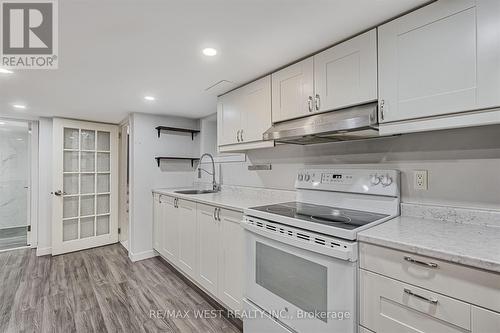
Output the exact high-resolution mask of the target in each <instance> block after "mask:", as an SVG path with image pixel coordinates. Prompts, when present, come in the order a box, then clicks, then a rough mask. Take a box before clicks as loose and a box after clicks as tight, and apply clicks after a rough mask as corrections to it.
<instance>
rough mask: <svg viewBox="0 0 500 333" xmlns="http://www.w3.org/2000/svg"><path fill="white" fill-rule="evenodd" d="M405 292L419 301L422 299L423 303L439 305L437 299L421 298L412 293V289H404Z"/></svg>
mask: <svg viewBox="0 0 500 333" xmlns="http://www.w3.org/2000/svg"><path fill="white" fill-rule="evenodd" d="M404 292H405V293H406V294H408V295H410V296H413V297H416V298H418V299H421V300H422V301H426V302H429V303H431V304H437V303H438V300H437V299H435V298H427V297H424V296H421V295H419V294H415V293H414V292H412V291H411V290H410V289H406V288H405V289H404Z"/></svg>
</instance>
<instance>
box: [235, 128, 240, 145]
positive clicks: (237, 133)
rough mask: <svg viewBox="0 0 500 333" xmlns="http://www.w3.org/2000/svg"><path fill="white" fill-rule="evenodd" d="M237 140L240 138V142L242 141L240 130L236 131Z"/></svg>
mask: <svg viewBox="0 0 500 333" xmlns="http://www.w3.org/2000/svg"><path fill="white" fill-rule="evenodd" d="M236 140H238V142H240V130H237V131H236Z"/></svg>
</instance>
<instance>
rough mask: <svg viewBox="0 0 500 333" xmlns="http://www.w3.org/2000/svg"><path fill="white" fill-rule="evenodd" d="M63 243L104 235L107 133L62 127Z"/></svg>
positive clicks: (107, 194)
mask: <svg viewBox="0 0 500 333" xmlns="http://www.w3.org/2000/svg"><path fill="white" fill-rule="evenodd" d="M63 146H64V151H63V193H62V196H63V242H68V241H73V240H77V239H84V238H88V237H94V236H101V235H104V234H108V233H109V230H110V227H109V223H110V219H109V215H110V172H111V170H110V153H111V152H110V132H105V131H96V130H92V129H84V128H81V129H79V128H70V127H65V128H64V145H63Z"/></svg>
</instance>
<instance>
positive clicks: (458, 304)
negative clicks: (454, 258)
mask: <svg viewBox="0 0 500 333" xmlns="http://www.w3.org/2000/svg"><path fill="white" fill-rule="evenodd" d="M359 250H360V251H359V252H360V253H359V254H360V256H359V265H360V270H359V295H360V296H359V307H360V317H359V324H360V325H361V326H362V327H363V328H366V329H369V330H370V331H373V332H376V333H393V332H394V333H399V332H415V333H416V332H419V333H426V332H428V333H435V332H439V333H447V332H472V333H494V332H500V313H499V312H497V311H499V310H500V307H499V300H498V293H500V275H499V274H497V273H493V272H487V271H484V270H479V269H474V268H471V267H466V266H462V265H457V264H454V263H449V262H445V261H443V260H439V259H435V258H430V257H424V256H420V255H415V254H412V253H407V252H403V251H399V250H392V249H388V248H385V247H380V246H375V245H370V244H366V243H360V248H359ZM487 308H489V309H487ZM367 332H369V331H367Z"/></svg>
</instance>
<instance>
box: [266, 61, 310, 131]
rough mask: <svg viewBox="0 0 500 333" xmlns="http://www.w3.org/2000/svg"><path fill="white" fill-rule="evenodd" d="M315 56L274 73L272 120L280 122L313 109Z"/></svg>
mask: <svg viewBox="0 0 500 333" xmlns="http://www.w3.org/2000/svg"><path fill="white" fill-rule="evenodd" d="M313 72H314V67H313V58H312V57H310V58H307V59H305V60H302V61H300V62H298V63H296V64H293V65H291V66H288V67H286V68H284V69H282V70H280V71H278V72H276V73H273V74H272V120H273V123H274V122H279V121H283V120H287V119H292V118H298V117H302V116H306V115H307V114H309V113H310V112H312V111H313V96H314V87H313Z"/></svg>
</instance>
